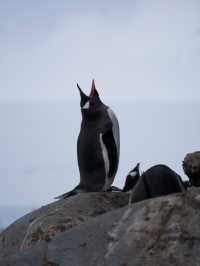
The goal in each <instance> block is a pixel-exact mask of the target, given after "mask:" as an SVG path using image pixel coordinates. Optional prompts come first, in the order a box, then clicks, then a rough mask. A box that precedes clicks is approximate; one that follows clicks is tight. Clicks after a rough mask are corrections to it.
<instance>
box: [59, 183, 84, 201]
mask: <svg viewBox="0 0 200 266" xmlns="http://www.w3.org/2000/svg"><path fill="white" fill-rule="evenodd" d="M78 193H79V185H78V186H77V187H75V188H74V189H72V190H71V191H69V192H66V193H64V194H62V195H59V196H57V197H55V198H54V199H66V198H69V197H71V196H75V195H77V194H78Z"/></svg>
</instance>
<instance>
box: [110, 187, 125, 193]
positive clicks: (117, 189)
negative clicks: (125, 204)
mask: <svg viewBox="0 0 200 266" xmlns="http://www.w3.org/2000/svg"><path fill="white" fill-rule="evenodd" d="M112 191H114V192H122V189H121V188H118V187H115V186H111V187H110V188H109V189H108V190H107V192H112Z"/></svg>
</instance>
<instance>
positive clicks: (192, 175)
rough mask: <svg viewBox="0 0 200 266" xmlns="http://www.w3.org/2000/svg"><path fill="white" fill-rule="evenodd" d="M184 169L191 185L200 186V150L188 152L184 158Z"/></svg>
mask: <svg viewBox="0 0 200 266" xmlns="http://www.w3.org/2000/svg"><path fill="white" fill-rule="evenodd" d="M183 170H184V172H185V174H186V175H187V176H188V178H189V180H190V183H191V185H193V186H200V151H196V152H192V153H188V154H186V156H185V158H184V160H183Z"/></svg>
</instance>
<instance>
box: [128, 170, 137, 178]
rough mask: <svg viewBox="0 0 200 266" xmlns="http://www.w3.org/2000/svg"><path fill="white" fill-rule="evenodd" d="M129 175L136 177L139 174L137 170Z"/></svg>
mask: <svg viewBox="0 0 200 266" xmlns="http://www.w3.org/2000/svg"><path fill="white" fill-rule="evenodd" d="M129 175H130V176H132V177H135V176H136V175H137V172H136V171H133V172H130V173H129Z"/></svg>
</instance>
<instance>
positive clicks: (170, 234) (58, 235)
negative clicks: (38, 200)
mask: <svg viewBox="0 0 200 266" xmlns="http://www.w3.org/2000/svg"><path fill="white" fill-rule="evenodd" d="M199 192H200V189H199V188H191V189H189V190H188V191H187V192H185V193H177V194H171V195H168V196H165V197H160V198H155V199H150V200H145V201H142V202H139V203H133V204H128V199H129V194H128V193H122V192H119V193H111V192H110V193H108V192H107V193H88V194H79V195H77V196H75V197H71V198H69V199H67V200H60V201H57V202H54V203H52V204H49V205H47V206H44V207H42V208H41V209H39V210H36V211H34V212H32V213H30V214H27V215H26V216H24V217H22V218H21V219H19V220H18V221H16V222H15V223H13V224H12V225H11V226H9V227H8V228H7V229H6V230H4V231H3V232H2V233H1V234H0V265H3V266H4V265H5V266H11V265H16V266H29V265H34V266H40V265H41V266H58V265H59V266H103V265H105V266H107V265H108V266H109V265H114V266H136V265H137V266H140V265H150V266H156V265H163V266H165V265H184V266H185V265H186V266H187V265H188V266H189V265H194V266H195V265H200V257H199V253H200V226H199V225H200V211H199V210H200V193H199Z"/></svg>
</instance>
